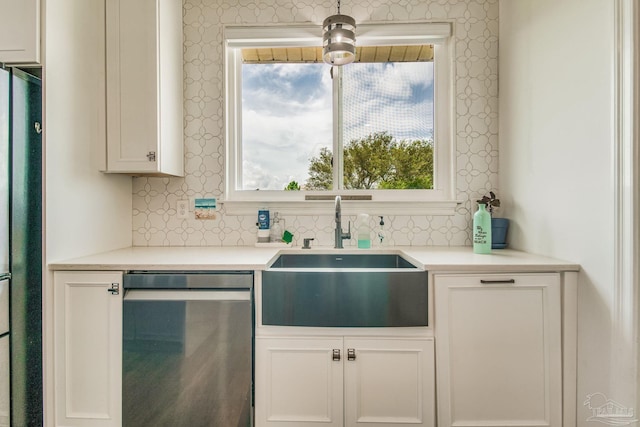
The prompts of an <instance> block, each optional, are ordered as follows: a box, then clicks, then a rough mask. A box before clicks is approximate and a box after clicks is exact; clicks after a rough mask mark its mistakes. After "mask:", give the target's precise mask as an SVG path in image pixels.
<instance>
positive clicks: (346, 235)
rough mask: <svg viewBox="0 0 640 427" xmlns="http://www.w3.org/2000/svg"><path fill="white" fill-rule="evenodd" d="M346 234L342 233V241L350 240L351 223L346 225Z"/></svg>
mask: <svg viewBox="0 0 640 427" xmlns="http://www.w3.org/2000/svg"><path fill="white" fill-rule="evenodd" d="M347 227H348V228H347V232H346V233H342V238H343V239H350V238H351V221H349V222H348V225H347Z"/></svg>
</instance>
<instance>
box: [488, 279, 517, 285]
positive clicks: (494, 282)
mask: <svg viewBox="0 0 640 427" xmlns="http://www.w3.org/2000/svg"><path fill="white" fill-rule="evenodd" d="M480 283H482V284H483V285H498V284H505V283H516V280H515V279H503V280H482V279H481V280H480Z"/></svg>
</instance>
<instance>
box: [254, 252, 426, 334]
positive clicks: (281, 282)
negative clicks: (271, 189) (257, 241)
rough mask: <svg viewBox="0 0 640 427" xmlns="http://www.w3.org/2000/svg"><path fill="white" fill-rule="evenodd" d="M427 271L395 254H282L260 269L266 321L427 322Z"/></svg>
mask: <svg viewBox="0 0 640 427" xmlns="http://www.w3.org/2000/svg"><path fill="white" fill-rule="evenodd" d="M427 301H428V295H427V272H426V271H424V270H422V269H420V268H418V267H416V266H415V265H413V264H412V263H410V262H409V261H407V260H406V259H404V258H403V257H402V256H400V255H397V254H369V253H367V254H359V253H358V254H337V253H331V254H283V255H280V256H279V257H278V258H277V259H276V260H275V261H274V262H273V263H272V264H271V265H270V266H269V268H267V269H266V270H265V271H264V272H263V273H262V324H263V325H281V326H319V327H403V326H428V325H427V323H428V322H427V319H428V304H427Z"/></svg>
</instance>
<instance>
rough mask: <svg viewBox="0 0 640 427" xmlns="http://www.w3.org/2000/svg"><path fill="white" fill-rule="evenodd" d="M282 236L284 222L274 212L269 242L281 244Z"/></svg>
mask: <svg viewBox="0 0 640 427" xmlns="http://www.w3.org/2000/svg"><path fill="white" fill-rule="evenodd" d="M283 234H284V220H283V219H280V216H279V214H278V212H274V213H273V223H272V224H271V230H270V231H269V241H271V242H282V235H283Z"/></svg>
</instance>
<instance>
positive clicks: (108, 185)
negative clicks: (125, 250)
mask: <svg viewBox="0 0 640 427" xmlns="http://www.w3.org/2000/svg"><path fill="white" fill-rule="evenodd" d="M45 22H46V29H45V41H46V44H45V66H44V92H45V93H44V102H45V113H44V115H45V132H46V133H45V138H46V148H45V149H46V160H45V162H46V165H45V167H46V173H45V176H46V184H45V185H46V197H45V198H46V231H45V233H46V259H47V262H51V261H55V260H60V259H66V258H72V257H76V256H82V255H86V254H89V253H95V252H100V251H105V250H109V249H115V248H120V247H125V246H130V245H131V209H132V207H131V206H132V201H131V191H132V190H131V186H132V184H131V181H132V180H131V178H130V177H127V176H115V175H104V174H102V173H100V172H98V165H97V163H96V159H97V156H96V150H97V147H98V145H99V142H100V141H101V140H104V138H105V116H104V114H105V81H104V72H105V71H104V66H105V62H104V55H105V52H104V49H105V48H104V0H47V2H46V6H45Z"/></svg>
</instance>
